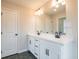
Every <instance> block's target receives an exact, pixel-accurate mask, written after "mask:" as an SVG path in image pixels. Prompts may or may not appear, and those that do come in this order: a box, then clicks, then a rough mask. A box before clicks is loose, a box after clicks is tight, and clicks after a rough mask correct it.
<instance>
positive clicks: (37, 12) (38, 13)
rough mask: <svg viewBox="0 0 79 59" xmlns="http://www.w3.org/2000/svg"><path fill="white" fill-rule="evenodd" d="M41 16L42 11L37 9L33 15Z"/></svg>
mask: <svg viewBox="0 0 79 59" xmlns="http://www.w3.org/2000/svg"><path fill="white" fill-rule="evenodd" d="M42 14H43V10H42V9H39V10H37V11H36V12H35V15H39V16H40V15H42Z"/></svg>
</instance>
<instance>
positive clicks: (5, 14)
mask: <svg viewBox="0 0 79 59" xmlns="http://www.w3.org/2000/svg"><path fill="white" fill-rule="evenodd" d="M1 33H2V35H1V43H2V47H1V50H2V57H5V56H9V55H12V54H15V53H16V52H17V34H16V33H17V13H16V11H13V10H7V9H5V10H4V9H2V16H1Z"/></svg>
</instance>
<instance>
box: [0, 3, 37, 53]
mask: <svg viewBox="0 0 79 59" xmlns="http://www.w3.org/2000/svg"><path fill="white" fill-rule="evenodd" d="M1 4H2V5H1V8H4V9H10V10H16V12H17V14H18V16H17V20H18V22H17V25H18V26H17V32H18V41H17V42H18V52H22V51H25V50H27V37H26V35H27V33H28V32H34V29H35V28H34V26H35V23H34V17H33V12H32V10H30V9H29V8H25V7H23V6H18V5H16V4H13V3H9V2H5V1H2V3H1ZM5 42H6V41H5Z"/></svg>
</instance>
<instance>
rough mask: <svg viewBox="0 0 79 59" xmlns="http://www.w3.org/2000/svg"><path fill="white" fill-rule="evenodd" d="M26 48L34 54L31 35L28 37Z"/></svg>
mask: <svg viewBox="0 0 79 59" xmlns="http://www.w3.org/2000/svg"><path fill="white" fill-rule="evenodd" d="M28 49H29V51H30V52H31V53H33V54H34V38H33V37H29V39H28Z"/></svg>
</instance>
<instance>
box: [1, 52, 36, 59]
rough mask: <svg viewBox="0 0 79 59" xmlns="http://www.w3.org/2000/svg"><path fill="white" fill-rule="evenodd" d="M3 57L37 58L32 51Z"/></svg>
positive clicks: (7, 58) (15, 58)
mask: <svg viewBox="0 0 79 59" xmlns="http://www.w3.org/2000/svg"><path fill="white" fill-rule="evenodd" d="M2 59H36V58H35V56H34V55H33V54H31V53H30V52H23V53H20V54H15V55H11V56H8V57H4V58H2Z"/></svg>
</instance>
